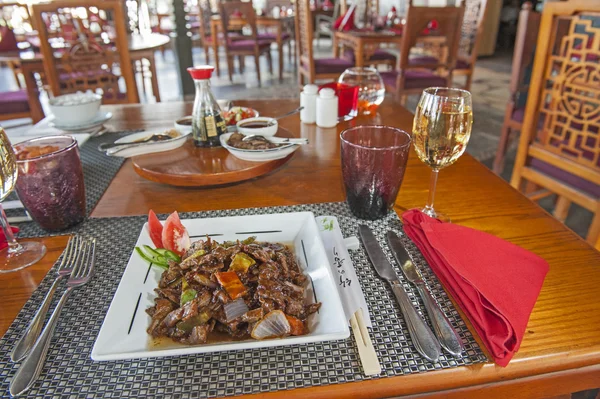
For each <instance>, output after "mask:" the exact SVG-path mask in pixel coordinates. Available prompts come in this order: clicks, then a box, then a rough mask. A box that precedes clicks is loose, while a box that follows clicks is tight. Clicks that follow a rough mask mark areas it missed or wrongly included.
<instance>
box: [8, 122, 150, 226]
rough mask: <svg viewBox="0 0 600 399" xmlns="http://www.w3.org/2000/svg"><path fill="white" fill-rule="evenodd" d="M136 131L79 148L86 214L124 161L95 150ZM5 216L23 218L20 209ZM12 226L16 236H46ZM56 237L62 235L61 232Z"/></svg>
mask: <svg viewBox="0 0 600 399" xmlns="http://www.w3.org/2000/svg"><path fill="white" fill-rule="evenodd" d="M139 131H141V130H127V131H119V132H114V133H107V134H104V135H101V136H97V137H91V138H90V139H89V140H88V141H86V142H85V143H84V144H83V145H82V146H81V148H80V149H79V155H80V158H81V165H82V167H83V178H84V181H85V200H86V210H87V214H88V215H89V214H90V213H92V211H93V210H94V207H95V206H96V204H97V203H98V201H100V198H101V197H102V195H103V194H104V192H105V191H106V189H107V188H108V185H109V184H110V182H111V181H112V179H113V178H114V177H115V175H116V174H117V172H118V171H119V169H120V168H121V165H123V162H124V161H125V159H124V158H119V157H109V156H107V155H106V154H104V153H103V152H100V151H98V146H99V145H100V144H102V143H112V142H113V141H115V140H118V139H119V138H121V137H124V136H126V135H128V134H132V133H135V132H139ZM8 199H9V200H14V199H18V197H17V195H16V193H14V192H13V193H11V195H10V197H9V198H8ZM6 214H7V215H8V216H22V215H25V212H24V210H23V209H11V210H8V211H7V212H6ZM16 225H17V226H18V227H19V228H20V229H21V232H20V233H19V237H33V236H44V235H49V233H48V232H46V231H45V230H43V229H42V228H41V227H39V226H38V225H37V223H35V222H21V223H18V224H16ZM59 234H63V232H60V233H59Z"/></svg>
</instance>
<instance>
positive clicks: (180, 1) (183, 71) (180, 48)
mask: <svg viewBox="0 0 600 399" xmlns="http://www.w3.org/2000/svg"><path fill="white" fill-rule="evenodd" d="M184 6H185V4H184V0H173V14H174V15H175V32H173V33H171V40H172V41H173V53H174V54H175V62H176V63H177V73H178V75H179V91H180V93H182V94H183V97H184V99H187V97H192V96H193V94H194V92H195V88H194V81H193V80H192V77H191V76H190V74H189V73H188V72H187V68H189V67H191V66H193V65H194V61H193V59H192V38H191V36H190V34H189V32H188V29H187V27H186V20H185V10H184Z"/></svg>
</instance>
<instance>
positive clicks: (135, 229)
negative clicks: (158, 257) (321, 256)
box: [0, 203, 486, 398]
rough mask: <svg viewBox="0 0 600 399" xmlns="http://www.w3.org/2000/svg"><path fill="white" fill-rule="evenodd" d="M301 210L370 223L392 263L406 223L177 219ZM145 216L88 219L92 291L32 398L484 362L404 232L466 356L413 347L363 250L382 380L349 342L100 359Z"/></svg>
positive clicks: (0, 371) (206, 390)
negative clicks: (292, 215) (93, 255)
mask: <svg viewBox="0 0 600 399" xmlns="http://www.w3.org/2000/svg"><path fill="white" fill-rule="evenodd" d="M299 211H312V212H314V213H315V215H316V216H325V215H331V216H335V217H337V219H338V221H339V224H340V227H341V229H342V231H343V234H344V236H350V235H356V233H357V226H358V224H359V223H366V224H367V225H369V226H370V227H371V228H372V229H373V231H374V232H375V234H376V236H377V238H378V240H379V241H380V243H381V244H382V247H383V248H384V250H385V251H386V252H387V254H388V257H389V258H390V260H391V259H392V257H391V256H390V253H389V250H388V248H387V245H386V244H385V240H384V234H385V232H386V231H387V230H389V229H392V230H394V231H396V232H397V233H402V226H401V223H400V220H399V219H398V217H397V216H396V215H395V214H394V213H390V215H388V216H387V217H386V218H384V219H381V220H377V221H370V222H365V221H362V220H358V219H356V218H355V217H354V216H352V215H351V213H350V212H349V210H348V207H347V205H346V204H345V203H325V204H311V205H298V206H288V207H271V208H248V209H236V210H224V211H211V212H195V213H182V214H180V216H181V217H182V218H207V217H219V216H236V215H248V214H265V213H282V212H299ZM145 220H146V218H145V217H121V218H102V219H96V218H90V219H88V220H87V221H86V222H85V223H83V224H81V225H80V226H79V227H77V228H76V231H77V232H78V233H80V234H82V235H86V236H94V237H96V238H97V239H98V250H97V261H96V270H97V272H96V273H95V275H94V278H93V279H92V281H91V282H90V283H89V284H88V285H86V286H85V287H84V288H81V289H78V290H75V291H74V292H73V294H72V297H71V298H70V299H69V301H68V302H67V304H66V305H65V308H64V310H63V314H62V316H61V319H60V321H59V323H58V325H57V328H56V331H55V333H54V338H53V340H52V344H51V347H50V351H49V353H48V357H47V359H46V364H45V366H44V369H43V372H42V375H41V377H40V379H39V380H38V381H37V382H36V384H35V385H34V386H33V388H32V389H31V390H30V391H28V395H29V396H31V397H54V396H61V397H77V398H80V397H102V398H124V397H136V398H137V397H180V396H183V397H193V398H209V397H217V396H231V395H240V394H249V393H258V392H268V391H276V390H286V389H293V388H300V387H309V386H319V385H328V384H338V383H345V382H351V381H360V380H366V379H371V378H385V377H388V376H396V375H403V374H411V373H421V372H428V371H433V370H440V369H445V368H451V367H458V366H463V365H471V364H475V363H481V362H484V361H486V357H485V355H484V354H483V353H482V351H481V350H480V348H479V347H478V345H477V343H476V341H475V340H474V338H473V336H472V335H471V333H470V332H469V330H468V328H467V327H466V325H465V323H464V322H463V320H462V319H461V318H460V316H459V313H458V312H457V311H456V309H455V308H454V306H453V305H452V302H451V301H450V299H449V298H448V296H447V295H446V293H445V291H444V290H443V288H442V287H441V285H440V283H439V281H438V280H437V278H436V277H435V275H433V274H432V272H431V270H430V268H429V267H428V266H427V263H426V262H425V260H424V259H423V258H422V256H421V254H420V253H419V252H418V250H417V249H416V248H415V247H414V246H413V245H412V244H411V243H410V242H408V241H407V239H406V237H404V236H403V235H402V239H403V241H405V243H406V244H407V248H408V250H409V251H410V252H411V254H412V255H413V257H414V259H415V260H416V261H417V264H418V266H419V267H420V269H421V270H422V271H423V275H424V280H425V282H426V283H427V285H428V286H429V288H430V290H431V292H432V294H433V296H434V298H435V299H436V301H437V302H438V303H439V304H440V305H441V307H442V309H443V310H444V312H445V314H446V315H447V316H448V318H449V319H450V321H451V323H452V325H453V326H454V328H455V329H456V330H457V331H458V332H459V334H460V336H461V339H462V341H463V343H464V344H465V351H464V353H463V357H461V358H453V357H451V356H450V355H446V354H444V355H442V357H441V359H440V360H439V361H438V362H437V363H431V362H428V361H426V360H425V359H423V358H422V357H421V356H420V355H419V354H418V353H417V352H416V351H415V349H414V347H413V344H412V342H411V340H410V337H409V335H408V330H407V328H406V324H405V322H404V320H403V318H402V316H401V313H400V309H399V306H398V305H397V303H396V300H395V298H394V295H393V293H392V292H391V290H390V289H389V287H388V285H387V284H385V283H384V282H383V281H382V280H381V279H380V278H378V277H377V276H376V274H375V271H374V269H373V267H372V265H371V264H370V262H369V260H368V259H367V257H366V254H365V253H364V251H363V249H362V247H361V248H360V249H359V250H357V251H350V253H351V257H352V261H353V263H354V266H355V269H356V273H357V275H358V278H359V280H360V284H361V287H362V289H363V291H364V293H365V297H366V301H367V303H368V306H369V312H370V314H371V319H372V321H373V328H372V330H371V337H372V340H373V344H374V346H375V350H376V351H377V355H378V358H379V360H380V362H381V366H382V373H381V375H380V376H377V377H366V376H365V375H364V374H363V372H362V369H361V365H360V359H359V357H358V351H357V349H356V344H355V342H354V340H353V338H352V337H350V338H348V339H346V340H338V341H329V342H321V343H313V344H304V345H293V346H286V347H275V348H265V349H252V350H239V351H229V352H219V353H214V354H210V353H209V354H198V355H187V356H176V357H165V358H150V359H136V360H125V361H109V362H93V361H92V360H91V358H90V353H91V350H92V346H93V344H94V341H95V339H96V336H97V335H98V332H99V330H100V326H101V324H102V322H103V320H104V316H105V314H106V312H107V310H108V307H109V305H110V302H111V299H112V297H113V295H114V293H115V291H116V289H117V286H118V284H119V281H120V279H121V275H122V274H123V271H124V269H125V267H126V265H127V261H128V259H129V256H130V254H131V252H132V249H133V246H134V245H135V242H136V240H137V237H138V235H139V232H140V230H141V228H142V226H143V224H144V222H145ZM55 268H56V265H55ZM399 275H400V278H401V279H403V277H402V275H401V274H400V273H399ZM53 279H54V271H53V270H51V272H50V273H48V276H47V277H46V278H45V279H44V280H43V281H42V283H41V284H40V286H39V288H38V289H37V290H36V291H35V292H34V293H33V295H32V296H31V298H30V300H29V301H28V302H27V303H26V304H25V306H24V307H23V309H22V310H21V312H20V313H19V315H18V316H17V318H16V319H15V321H14V322H13V324H12V325H11V327H10V328H9V329H8V331H7V332H6V334H5V335H4V337H3V338H2V339H1V340H0V395H1V394H7V393H8V384H9V382H10V379H11V378H12V376H13V375H14V373H15V371H16V369H17V367H18V366H17V365H14V364H12V363H11V362H10V360H9V353H10V351H11V349H12V347H13V345H14V344H15V342H16V340H17V339H18V338H19V335H20V333H21V332H22V331H23V330H24V329H25V328H26V326H27V324H28V322H29V321H30V320H31V318H32V317H33V315H34V313H35V311H36V310H37V308H38V305H39V304H40V302H41V301H42V299H43V297H44V295H45V294H46V292H47V290H48V288H49V287H50V285H51V283H52V281H53ZM402 283H403V286H404V288H405V289H406V290H407V291H408V293H409V297H410V298H411V300H412V302H413V303H414V304H415V305H416V306H417V308H418V310H419V312H420V313H421V314H423V313H424V312H423V311H424V305H423V303H422V302H421V300H420V298H419V297H418V295H417V294H416V291H415V289H413V287H412V286H411V285H409V284H408V283H407V282H406V281H405V280H403V281H402ZM57 300H58V299H57V298H55V301H54V302H55V303H56V301H57Z"/></svg>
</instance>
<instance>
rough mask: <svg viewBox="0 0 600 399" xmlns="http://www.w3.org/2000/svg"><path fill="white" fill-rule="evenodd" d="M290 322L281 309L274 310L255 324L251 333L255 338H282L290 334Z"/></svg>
mask: <svg viewBox="0 0 600 399" xmlns="http://www.w3.org/2000/svg"><path fill="white" fill-rule="evenodd" d="M290 331H291V327H290V323H289V321H288V320H287V318H286V317H285V313H283V311H281V310H272V311H270V312H269V313H267V315H266V316H265V317H264V318H263V319H262V320H261V321H259V322H258V323H256V324H255V325H254V328H253V329H252V333H251V334H250V335H251V336H252V338H254V339H265V338H281V337H285V336H286V335H289V334H290Z"/></svg>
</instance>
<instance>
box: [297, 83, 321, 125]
mask: <svg viewBox="0 0 600 399" xmlns="http://www.w3.org/2000/svg"><path fill="white" fill-rule="evenodd" d="M317 91H319V88H318V87H317V86H316V85H306V86H304V89H303V90H302V93H300V106H301V107H304V108H303V109H302V111H300V120H301V121H302V122H304V123H315V121H316V120H317V115H316V112H317Z"/></svg>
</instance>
